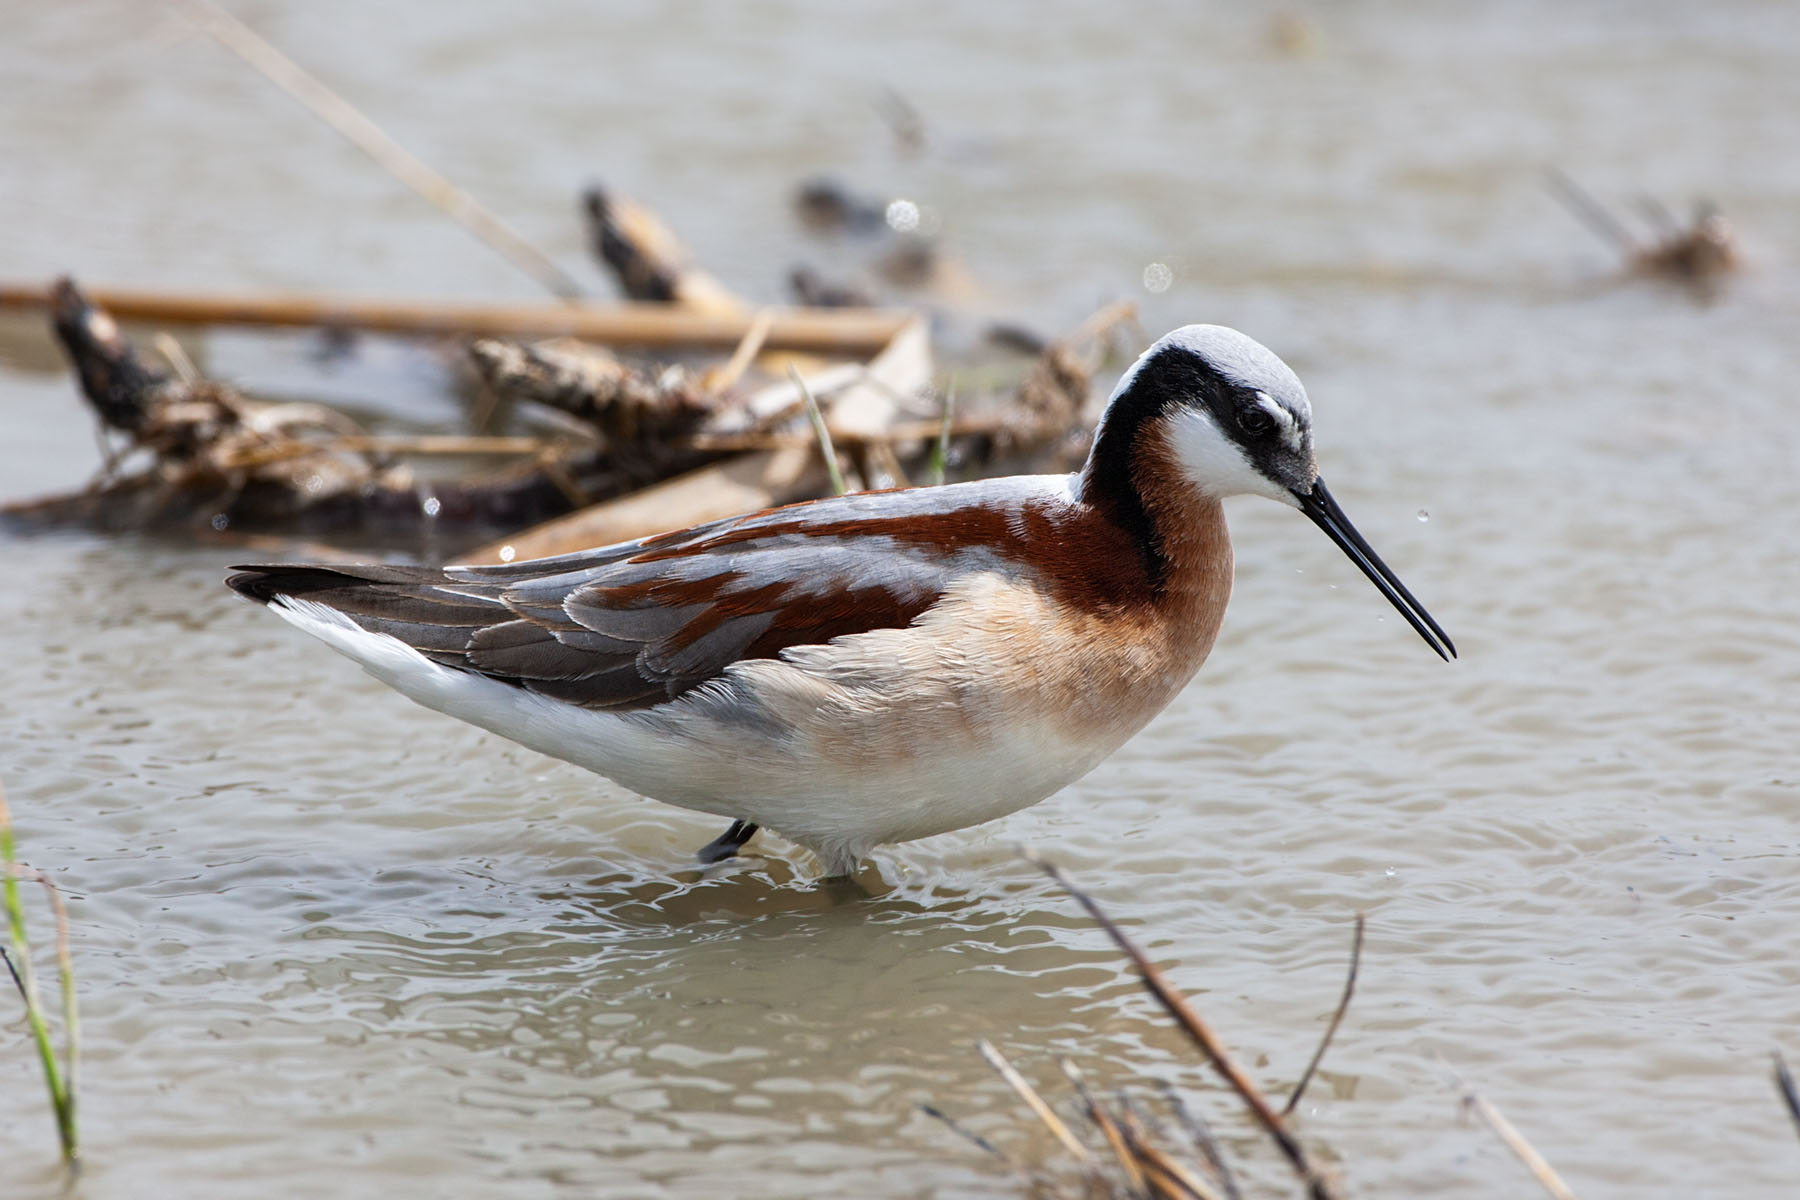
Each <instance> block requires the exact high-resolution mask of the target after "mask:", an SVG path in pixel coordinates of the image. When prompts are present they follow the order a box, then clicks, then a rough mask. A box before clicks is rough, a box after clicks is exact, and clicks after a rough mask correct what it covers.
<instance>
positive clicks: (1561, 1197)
mask: <svg viewBox="0 0 1800 1200" xmlns="http://www.w3.org/2000/svg"><path fill="white" fill-rule="evenodd" d="M1451 1074H1452V1075H1455V1072H1454V1071H1452V1072H1451ZM1456 1083H1457V1086H1458V1087H1460V1088H1462V1090H1463V1096H1462V1102H1463V1107H1464V1108H1467V1109H1470V1110H1472V1111H1473V1112H1474V1113H1475V1114H1476V1115H1477V1116H1479V1117H1480V1118H1481V1119H1482V1120H1483V1121H1485V1122H1487V1127H1488V1128H1489V1129H1491V1130H1493V1131H1494V1136H1495V1137H1497V1138H1499V1139H1500V1141H1501V1142H1502V1143H1503V1144H1505V1146H1506V1148H1507V1149H1508V1150H1511V1151H1512V1152H1513V1157H1514V1158H1516V1159H1518V1160H1519V1161H1520V1162H1521V1163H1524V1164H1525V1169H1526V1170H1527V1171H1530V1172H1531V1176H1532V1178H1533V1179H1536V1180H1537V1181H1538V1184H1539V1186H1541V1187H1542V1188H1543V1189H1544V1190H1545V1191H1546V1192H1548V1193H1549V1194H1550V1195H1551V1196H1552V1197H1554V1198H1555V1200H1575V1193H1574V1192H1573V1191H1572V1190H1570V1188H1569V1185H1568V1184H1566V1183H1564V1182H1563V1179H1562V1176H1561V1175H1558V1174H1557V1173H1556V1168H1554V1167H1552V1166H1551V1165H1550V1163H1549V1161H1548V1160H1546V1159H1545V1158H1544V1156H1543V1155H1541V1154H1539V1153H1538V1152H1537V1149H1536V1148H1535V1147H1534V1146H1532V1144H1531V1143H1530V1142H1528V1141H1526V1140H1525V1135H1524V1134H1522V1133H1520V1132H1519V1131H1518V1129H1517V1128H1515V1127H1514V1126H1513V1123H1512V1122H1511V1121H1508V1120H1507V1119H1506V1118H1505V1117H1504V1116H1502V1115H1501V1113H1500V1110H1499V1109H1497V1108H1495V1107H1494V1106H1493V1104H1492V1103H1491V1102H1490V1101H1489V1100H1488V1098H1487V1097H1486V1096H1483V1095H1482V1094H1481V1093H1480V1092H1477V1091H1476V1090H1475V1089H1474V1088H1473V1087H1470V1086H1469V1085H1468V1084H1467V1083H1466V1082H1465V1081H1464V1080H1463V1078H1462V1077H1461V1076H1460V1075H1457V1076H1456Z"/></svg>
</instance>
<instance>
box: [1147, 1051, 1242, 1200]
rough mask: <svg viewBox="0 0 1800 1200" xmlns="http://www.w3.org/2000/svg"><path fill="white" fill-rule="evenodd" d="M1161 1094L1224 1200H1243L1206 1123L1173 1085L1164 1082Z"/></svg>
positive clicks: (1229, 1166)
mask: <svg viewBox="0 0 1800 1200" xmlns="http://www.w3.org/2000/svg"><path fill="white" fill-rule="evenodd" d="M1162 1092H1163V1099H1164V1100H1166V1101H1167V1102H1168V1105H1169V1109H1170V1111H1172V1112H1173V1113H1174V1114H1175V1119H1176V1120H1178V1121H1180V1122H1181V1125H1182V1128H1184V1129H1186V1130H1187V1132H1188V1136H1189V1137H1190V1138H1192V1139H1193V1142H1194V1148H1195V1149H1196V1150H1198V1151H1199V1152H1200V1157H1201V1158H1203V1159H1205V1160H1206V1165H1207V1168H1208V1169H1209V1170H1211V1172H1212V1176H1213V1178H1214V1179H1216V1180H1218V1181H1219V1186H1220V1187H1221V1188H1223V1189H1224V1191H1225V1200H1243V1193H1242V1192H1240V1191H1239V1190H1238V1185H1237V1176H1236V1175H1234V1174H1232V1171H1231V1164H1230V1163H1228V1162H1226V1161H1225V1154H1224V1152H1223V1151H1221V1150H1220V1149H1219V1141H1218V1139H1217V1138H1215V1137H1213V1135H1212V1130H1211V1129H1209V1128H1207V1125H1206V1122H1205V1121H1204V1120H1202V1119H1201V1117H1200V1115H1199V1114H1198V1113H1195V1112H1192V1111H1190V1110H1189V1109H1188V1106H1187V1104H1186V1102H1185V1101H1183V1100H1182V1098H1181V1093H1180V1092H1178V1091H1176V1090H1175V1087H1174V1085H1173V1084H1170V1083H1169V1082H1167V1081H1166V1080H1165V1081H1164V1082H1163V1085H1162Z"/></svg>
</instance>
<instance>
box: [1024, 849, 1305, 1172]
mask: <svg viewBox="0 0 1800 1200" xmlns="http://www.w3.org/2000/svg"><path fill="white" fill-rule="evenodd" d="M1025 858H1026V859H1027V860H1028V861H1030V862H1033V863H1036V864H1037V866H1038V867H1039V868H1040V869H1041V870H1043V872H1044V873H1045V874H1046V875H1048V876H1050V878H1051V879H1053V880H1055V881H1056V883H1057V885H1058V886H1060V887H1061V888H1062V889H1063V890H1064V891H1066V892H1068V893H1069V895H1071V896H1073V897H1074V898H1075V899H1076V901H1077V902H1078V903H1079V904H1080V905H1081V907H1082V908H1084V909H1086V910H1087V914H1088V916H1090V917H1092V918H1093V919H1094V921H1095V923H1096V924H1098V925H1099V926H1100V928H1102V929H1104V930H1105V931H1106V934H1107V936H1108V937H1110V938H1112V940H1113V944H1114V945H1116V946H1118V947H1119V949H1120V950H1122V951H1124V953H1125V956H1126V957H1127V958H1129V959H1130V960H1131V963H1132V966H1133V967H1135V968H1136V969H1137V972H1138V975H1139V977H1140V978H1141V979H1142V980H1143V981H1144V987H1145V988H1146V989H1147V990H1148V991H1149V992H1150V994H1151V995H1152V996H1154V997H1155V998H1156V1001H1157V1003H1159V1004H1161V1005H1162V1006H1163V1008H1164V1010H1165V1011H1167V1012H1168V1014H1169V1015H1170V1016H1171V1017H1173V1018H1175V1021H1176V1023H1177V1024H1178V1025H1180V1026H1181V1028H1182V1030H1183V1032H1185V1033H1186V1034H1187V1035H1188V1037H1189V1038H1191V1039H1192V1040H1193V1042H1194V1044H1195V1045H1196V1046H1198V1047H1199V1048H1200V1052H1201V1053H1202V1054H1204V1055H1205V1056H1206V1059H1207V1061H1208V1062H1210V1063H1211V1064H1212V1066H1213V1069H1214V1070H1216V1071H1217V1072H1218V1073H1219V1075H1220V1076H1221V1077H1222V1078H1223V1079H1224V1080H1225V1082H1226V1083H1228V1084H1230V1085H1231V1088H1232V1090H1233V1091H1235V1092H1236V1093H1237V1094H1238V1097H1239V1098H1240V1099H1242V1100H1243V1102H1244V1105H1245V1107H1247V1108H1248V1109H1249V1110H1250V1112H1251V1114H1252V1115H1253V1116H1254V1117H1255V1118H1256V1121H1257V1123H1258V1124H1260V1125H1261V1126H1262V1127H1263V1129H1264V1131H1265V1132H1267V1133H1268V1135H1269V1137H1270V1138H1271V1139H1272V1140H1273V1141H1274V1143H1275V1145H1276V1146H1277V1148H1279V1149H1280V1151H1281V1153H1282V1155H1283V1157H1285V1158H1286V1159H1287V1160H1288V1164H1289V1165H1290V1166H1291V1167H1293V1169H1294V1172H1295V1174H1297V1175H1299V1176H1300V1178H1301V1180H1302V1181H1303V1182H1304V1183H1305V1184H1306V1188H1307V1192H1308V1194H1309V1195H1310V1196H1312V1197H1313V1200H1334V1198H1335V1197H1336V1196H1337V1190H1336V1188H1335V1187H1333V1186H1332V1184H1331V1182H1330V1181H1329V1180H1327V1179H1326V1178H1325V1177H1324V1175H1322V1174H1321V1173H1320V1172H1319V1170H1318V1168H1316V1167H1315V1166H1313V1163H1312V1159H1311V1158H1310V1157H1309V1156H1308V1155H1307V1153H1306V1147H1304V1146H1303V1145H1301V1144H1300V1142H1299V1140H1298V1139H1296V1138H1295V1137H1294V1135H1293V1134H1291V1133H1289V1132H1288V1130H1287V1127H1286V1126H1285V1125H1284V1124H1283V1123H1282V1120H1281V1114H1280V1113H1278V1112H1276V1111H1275V1108H1274V1106H1273V1105H1271V1104H1270V1103H1269V1100H1268V1097H1266V1096H1264V1095H1263V1093H1262V1090H1261V1089H1260V1088H1258V1087H1257V1086H1256V1084H1255V1082H1254V1081H1252V1080H1251V1078H1250V1077H1249V1076H1248V1075H1246V1074H1245V1073H1244V1071H1243V1069H1242V1068H1240V1067H1239V1066H1238V1065H1237V1062H1236V1061H1235V1060H1234V1059H1233V1058H1232V1057H1231V1054H1230V1053H1229V1052H1228V1051H1227V1050H1226V1049H1225V1045H1224V1043H1223V1042H1221V1041H1220V1040H1219V1038H1218V1035H1216V1034H1215V1033H1214V1032H1213V1031H1212V1027H1211V1026H1209V1025H1208V1024H1207V1023H1206V1022H1205V1021H1204V1020H1203V1019H1202V1018H1201V1017H1200V1014H1199V1013H1197V1012H1195V1011H1194V1009H1193V1007H1192V1006H1191V1005H1189V1004H1188V1002H1187V999H1186V997H1184V996H1183V995H1182V994H1181V993H1180V992H1178V991H1176V990H1175V989H1174V987H1173V986H1171V985H1170V984H1169V982H1168V980H1166V979H1165V978H1163V974H1162V972H1161V971H1159V970H1157V968H1156V965H1155V964H1154V963H1152V962H1151V961H1150V960H1149V958H1148V957H1146V956H1145V954H1144V952H1143V951H1142V950H1140V949H1138V947H1137V945H1136V943H1134V942H1133V941H1132V940H1131V939H1130V938H1129V937H1127V936H1125V931H1124V930H1122V929H1120V928H1119V926H1118V925H1117V924H1116V923H1115V922H1114V921H1113V919H1112V918H1111V917H1109V916H1107V915H1106V913H1105V912H1104V911H1103V910H1102V909H1101V908H1100V906H1099V905H1098V904H1097V903H1095V901H1094V899H1093V897H1091V896H1089V895H1088V894H1087V893H1086V892H1083V891H1082V890H1081V889H1079V888H1077V887H1076V886H1075V885H1074V884H1072V883H1070V882H1069V881H1068V879H1067V878H1065V877H1064V875H1063V873H1062V871H1061V870H1060V869H1059V868H1058V867H1057V866H1056V864H1054V863H1052V862H1049V861H1047V860H1046V859H1044V858H1041V857H1039V856H1038V855H1036V854H1034V853H1032V852H1030V851H1026V852H1025Z"/></svg>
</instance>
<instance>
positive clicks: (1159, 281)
mask: <svg viewBox="0 0 1800 1200" xmlns="http://www.w3.org/2000/svg"><path fill="white" fill-rule="evenodd" d="M1174 282H1175V272H1173V271H1171V270H1170V269H1169V264H1168V263H1159V262H1153V263H1151V264H1150V265H1149V266H1147V267H1145V268H1144V290H1145V291H1147V292H1166V291H1168V290H1169V285H1170V284H1172V283H1174Z"/></svg>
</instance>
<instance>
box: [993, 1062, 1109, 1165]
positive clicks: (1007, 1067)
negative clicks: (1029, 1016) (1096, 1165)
mask: <svg viewBox="0 0 1800 1200" xmlns="http://www.w3.org/2000/svg"><path fill="white" fill-rule="evenodd" d="M975 1048H976V1049H977V1050H979V1051H981V1057H983V1058H985V1059H987V1063H988V1066H990V1067H992V1068H994V1071H995V1073H996V1074H998V1075H999V1076H1000V1078H1002V1079H1004V1080H1005V1081H1006V1085H1007V1086H1008V1087H1010V1088H1012V1090H1013V1091H1015V1092H1017V1093H1018V1094H1019V1099H1021V1100H1023V1101H1024V1102H1025V1105H1026V1107H1027V1108H1029V1109H1031V1111H1032V1112H1033V1113H1034V1114H1036V1116H1037V1119H1038V1120H1040V1121H1042V1122H1043V1123H1044V1127H1045V1128H1046V1129H1048V1130H1049V1131H1050V1133H1051V1134H1052V1135H1053V1136H1054V1137H1055V1138H1056V1140H1057V1141H1059V1142H1061V1143H1062V1144H1063V1149H1065V1150H1067V1151H1068V1152H1069V1153H1070V1154H1073V1155H1074V1156H1075V1157H1076V1158H1078V1159H1080V1160H1081V1161H1082V1162H1088V1161H1090V1160H1091V1159H1092V1158H1093V1155H1092V1154H1091V1153H1090V1152H1089V1151H1088V1148H1087V1147H1086V1146H1084V1145H1082V1144H1081V1142H1080V1141H1078V1140H1077V1139H1076V1137H1075V1135H1074V1134H1072V1133H1070V1132H1069V1127H1068V1126H1067V1125H1065V1124H1063V1122H1062V1118H1061V1117H1059V1116H1057V1115H1056V1114H1055V1113H1054V1112H1052V1111H1051V1110H1050V1106H1049V1105H1048V1104H1046V1103H1044V1098H1043V1097H1042V1096H1040V1095H1038V1094H1037V1089H1036V1088H1033V1087H1032V1086H1031V1085H1030V1084H1029V1083H1027V1082H1026V1081H1025V1077H1024V1076H1023V1075H1021V1074H1019V1073H1018V1072H1017V1071H1015V1070H1014V1069H1013V1065H1012V1064H1011V1063H1009V1062H1007V1061H1006V1056H1005V1055H1003V1054H1001V1053H1000V1051H999V1050H997V1049H995V1048H994V1044H993V1043H992V1042H990V1041H988V1040H987V1039H986V1038H982V1039H981V1040H980V1041H978V1042H976V1043H975Z"/></svg>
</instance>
